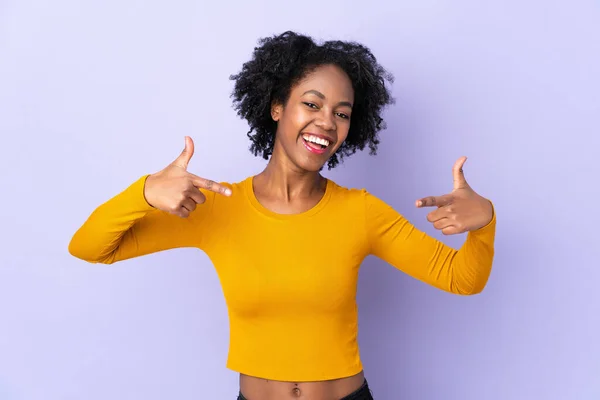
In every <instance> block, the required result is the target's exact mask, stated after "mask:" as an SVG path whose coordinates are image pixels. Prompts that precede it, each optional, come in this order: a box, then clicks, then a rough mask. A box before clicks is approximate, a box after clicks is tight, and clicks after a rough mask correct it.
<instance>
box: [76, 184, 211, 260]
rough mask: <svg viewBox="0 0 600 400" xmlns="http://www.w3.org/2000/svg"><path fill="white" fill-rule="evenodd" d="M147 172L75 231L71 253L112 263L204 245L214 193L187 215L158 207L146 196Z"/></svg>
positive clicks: (207, 195) (84, 258)
mask: <svg viewBox="0 0 600 400" xmlns="http://www.w3.org/2000/svg"><path fill="white" fill-rule="evenodd" d="M147 177H148V175H145V176H143V177H141V178H140V179H138V180H137V181H135V182H134V183H133V184H131V185H130V186H129V187H128V188H126V189H125V190H124V191H122V192H121V193H119V194H118V195H116V196H114V197H113V198H112V199H110V200H108V201H107V202H105V203H104V204H102V205H100V206H99V207H98V208H96V209H95V210H94V211H93V212H92V214H91V215H90V216H89V217H88V219H87V220H86V221H85V223H84V224H83V225H82V226H81V227H80V228H79V229H78V230H77V232H76V233H75V234H74V236H73V238H72V239H71V242H70V243H69V253H70V254H71V255H73V256H75V257H77V258H79V259H82V260H85V261H88V262H91V263H103V264H112V263H114V262H117V261H121V260H126V259H129V258H133V257H138V256H142V255H146V254H150V253H154V252H158V251H162V250H167V249H171V248H176V247H199V248H202V246H203V239H204V235H205V232H206V231H208V227H207V225H208V224H210V220H211V218H209V216H210V215H211V210H212V206H213V201H214V195H215V193H214V192H211V191H208V190H207V191H204V190H202V192H203V194H204V196H205V197H206V202H205V203H204V204H200V205H198V207H197V208H196V210H194V211H193V212H191V213H190V215H189V217H188V218H181V217H179V216H176V215H172V214H169V213H167V212H164V211H161V210H158V209H156V208H154V207H152V206H151V205H150V204H149V203H148V202H147V201H146V198H145V197H144V186H145V183H146V179H147Z"/></svg>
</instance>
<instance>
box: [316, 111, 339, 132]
mask: <svg viewBox="0 0 600 400" xmlns="http://www.w3.org/2000/svg"><path fill="white" fill-rule="evenodd" d="M315 125H317V126H318V127H319V128H321V129H323V130H325V131H335V130H336V128H337V126H336V124H335V119H334V118H333V115H331V114H330V113H328V112H323V113H321V115H319V118H317V120H316V121H315Z"/></svg>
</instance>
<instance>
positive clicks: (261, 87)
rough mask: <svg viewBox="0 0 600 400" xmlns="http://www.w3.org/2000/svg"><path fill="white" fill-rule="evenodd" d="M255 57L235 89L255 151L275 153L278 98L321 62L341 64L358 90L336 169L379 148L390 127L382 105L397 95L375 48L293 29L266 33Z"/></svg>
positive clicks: (236, 77) (285, 97) (238, 77)
mask: <svg viewBox="0 0 600 400" xmlns="http://www.w3.org/2000/svg"><path fill="white" fill-rule="evenodd" d="M258 44H259V46H258V47H256V48H254V53H253V57H252V58H251V59H250V60H249V61H247V62H245V63H244V64H243V66H242V70H241V71H240V72H239V73H238V74H234V75H231V76H230V79H231V80H234V81H235V85H234V89H233V92H232V94H231V97H232V98H233V105H234V109H235V110H236V111H237V115H238V116H240V117H241V118H243V119H246V121H247V122H248V124H249V126H250V131H249V132H248V134H247V135H248V137H249V138H250V140H251V142H252V143H251V146H250V151H251V152H252V153H253V154H254V155H255V156H257V155H259V154H261V155H262V157H263V158H264V159H268V158H269V156H270V155H271V154H272V153H273V145H274V143H275V131H276V129H277V123H276V122H275V121H273V119H272V117H271V106H272V104H273V103H275V104H282V105H285V104H286V102H287V100H288V99H289V95H290V92H291V90H292V87H293V86H294V85H295V84H296V83H298V82H299V81H300V80H302V79H303V78H304V77H305V76H306V75H307V74H309V73H310V72H312V71H313V70H314V69H315V68H317V67H319V66H321V65H327V64H332V65H337V66H338V67H340V68H341V69H342V70H344V71H345V72H346V74H347V75H348V76H349V78H350V80H351V81H352V86H353V89H354V93H355V96H354V97H355V99H354V106H353V109H352V121H351V123H350V130H349V132H348V137H347V139H346V140H345V141H344V143H343V144H342V145H341V146H340V147H339V149H338V150H337V152H336V153H335V154H334V155H332V156H331V157H330V158H329V160H328V161H327V164H328V168H329V169H332V168H334V167H335V166H337V165H338V163H340V162H341V161H342V159H343V158H344V157H347V156H350V155H352V154H354V153H356V151H357V150H363V149H364V148H365V146H367V145H368V146H369V149H370V154H371V155H375V154H376V153H377V146H378V144H379V139H378V132H379V131H380V130H382V129H385V128H386V125H385V121H384V120H383V118H382V117H381V115H380V114H381V112H382V109H383V108H384V107H385V106H386V105H388V104H393V103H394V99H393V98H392V96H391V94H390V92H389V91H388V89H387V88H386V86H385V83H386V81H388V82H390V83H392V82H393V81H394V78H393V76H392V74H390V73H389V72H387V71H386V70H385V69H384V68H383V67H382V66H381V65H379V64H378V62H377V60H376V58H375V56H374V55H373V54H372V53H371V51H370V50H369V49H368V48H367V47H365V46H364V45H362V44H359V43H356V42H344V41H340V40H334V41H326V42H324V43H322V44H321V45H319V44H317V43H316V42H315V41H314V40H313V39H312V38H311V37H309V36H306V35H301V34H298V33H295V32H291V31H287V32H284V33H282V34H280V35H276V36H272V37H267V38H261V39H259V41H258Z"/></svg>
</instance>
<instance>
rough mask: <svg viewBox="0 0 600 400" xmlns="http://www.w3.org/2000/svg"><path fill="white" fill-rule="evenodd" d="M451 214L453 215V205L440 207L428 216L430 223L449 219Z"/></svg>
mask: <svg viewBox="0 0 600 400" xmlns="http://www.w3.org/2000/svg"><path fill="white" fill-rule="evenodd" d="M451 213H452V212H451V205H447V206H443V207H438V208H437V209H435V210H433V211H431V212H430V213H429V214H427V221H429V222H435V221H439V220H440V219H443V218H448V217H449V216H450V214H451Z"/></svg>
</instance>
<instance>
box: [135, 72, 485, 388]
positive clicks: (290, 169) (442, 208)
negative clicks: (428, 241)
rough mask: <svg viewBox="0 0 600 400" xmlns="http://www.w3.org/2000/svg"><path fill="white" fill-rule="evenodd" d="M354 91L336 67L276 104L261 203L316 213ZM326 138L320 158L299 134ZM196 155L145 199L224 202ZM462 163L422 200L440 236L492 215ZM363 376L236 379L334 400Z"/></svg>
mask: <svg viewBox="0 0 600 400" xmlns="http://www.w3.org/2000/svg"><path fill="white" fill-rule="evenodd" d="M353 101H354V92H353V89H352V84H351V81H350V79H349V77H348V76H347V75H346V74H345V73H344V72H343V71H342V70H341V69H339V68H338V67H336V66H331V65H326V66H322V67H319V68H317V69H316V70H314V71H313V72H312V73H310V74H309V75H307V76H306V77H305V78H304V79H303V80H302V81H300V82H299V83H298V84H297V85H296V86H295V87H293V88H292V90H291V93H290V97H289V99H288V100H287V102H286V104H285V105H284V104H273V105H272V110H271V116H272V118H273V120H275V121H277V131H276V133H275V143H274V149H273V154H272V156H271V158H270V160H269V162H268V164H267V166H266V167H265V169H264V170H263V171H262V172H261V173H259V174H258V175H256V176H254V177H253V189H254V192H255V196H256V198H257V199H258V201H259V202H260V203H261V204H262V205H263V206H265V207H266V208H268V209H270V210H272V211H274V212H277V213H280V214H295V213H301V212H304V211H307V210H309V209H310V208H312V207H314V206H315V205H316V204H317V203H318V202H319V200H320V199H321V198H322V196H323V195H324V193H325V184H326V179H325V178H324V177H323V176H322V175H321V174H320V170H321V168H322V167H323V166H324V165H325V163H326V162H327V160H328V159H329V157H331V155H333V154H334V153H335V151H336V150H337V149H338V148H339V147H340V146H341V145H342V143H343V142H344V140H346V138H347V136H348V131H349V129H350V123H351V119H352V103H353ZM306 132H310V133H313V134H316V135H324V136H327V137H328V138H329V139H330V140H331V144H330V145H329V147H328V148H327V151H326V152H325V153H324V154H315V153H312V152H310V151H308V150H307V149H306V147H305V145H304V143H303V140H302V134H303V133H306ZM193 153H194V144H193V141H192V139H191V138H189V137H186V146H185V149H184V150H183V152H182V153H181V154H180V156H179V157H178V158H177V159H176V160H174V161H173V162H172V163H171V164H169V165H168V166H167V167H166V168H165V169H163V170H162V171H159V172H158V173H156V174H153V175H151V176H150V177H149V178H148V180H147V183H146V187H145V195H146V198H147V200H148V202H149V203H150V204H152V205H154V206H155V207H156V208H159V209H161V210H164V211H166V212H169V213H172V214H175V215H178V216H180V217H182V218H185V217H187V216H189V213H190V212H192V211H193V210H194V209H195V208H196V207H197V205H199V204H202V203H204V200H205V199H204V196H203V195H202V194H201V193H200V192H199V191H198V190H197V188H205V189H209V190H212V191H215V192H216V193H219V194H221V195H224V196H230V195H231V192H230V191H229V189H227V188H226V187H225V186H221V185H219V184H217V183H215V182H214V181H212V180H209V179H206V178H202V177H199V176H196V175H194V174H191V173H189V172H188V171H187V168H188V163H189V161H190V159H191V157H192V155H193ZM465 161H466V157H461V158H459V159H458V160H457V161H456V163H455V164H454V166H453V169H452V174H453V189H452V191H451V192H450V193H448V194H445V195H442V196H428V197H423V198H420V199H418V200H416V202H415V206H416V207H418V208H425V207H431V208H432V209H433V210H432V211H431V212H429V213H428V214H427V220H428V221H429V222H431V223H432V224H433V226H434V227H435V228H436V229H438V230H440V231H441V232H442V233H443V234H445V235H453V234H459V233H464V232H468V231H473V230H477V229H480V228H481V227H483V226H485V225H487V224H488V223H489V222H490V221H491V220H492V217H493V208H492V204H491V203H490V201H489V200H487V199H485V198H483V197H482V196H480V195H479V194H477V193H476V192H475V191H474V190H473V189H472V188H471V186H470V185H469V184H468V183H467V181H466V179H465V176H464V172H463V165H464V163H465ZM364 379H365V375H364V372H363V371H361V372H360V373H358V374H356V375H354V376H350V377H345V378H341V379H336V380H329V381H322V382H281V381H272V380H267V379H263V378H259V377H252V376H247V375H244V374H241V375H240V379H239V384H240V390H241V392H242V393H243V394H244V396H245V397H246V398H248V399H249V400H285V399H290V400H291V399H297V398H299V397H301V398H302V399H307V400H308V399H310V400H339V399H341V398H343V397H344V396H346V395H348V394H349V393H352V392H353V391H355V390H357V389H358V388H359V387H360V386H361V385H362V384H363V382H364Z"/></svg>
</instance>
